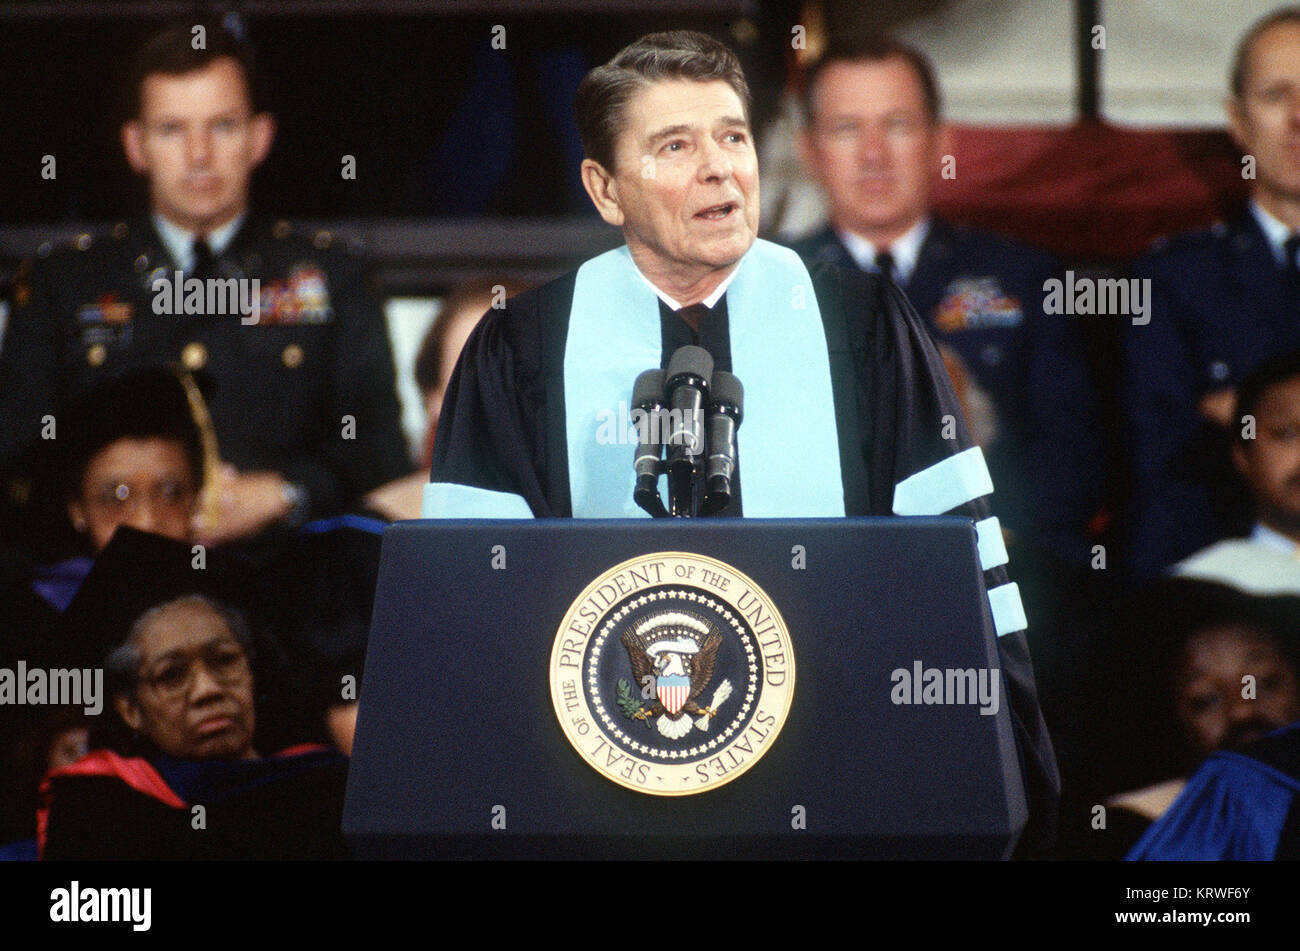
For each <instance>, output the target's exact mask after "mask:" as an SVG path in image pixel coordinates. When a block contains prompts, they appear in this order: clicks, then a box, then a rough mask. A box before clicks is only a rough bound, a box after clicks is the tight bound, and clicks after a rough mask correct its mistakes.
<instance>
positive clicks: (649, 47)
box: [573, 30, 750, 173]
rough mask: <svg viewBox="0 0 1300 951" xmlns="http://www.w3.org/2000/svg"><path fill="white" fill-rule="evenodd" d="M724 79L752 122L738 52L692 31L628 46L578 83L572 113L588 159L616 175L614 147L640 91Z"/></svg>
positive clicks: (648, 38)
mask: <svg viewBox="0 0 1300 951" xmlns="http://www.w3.org/2000/svg"><path fill="white" fill-rule="evenodd" d="M671 79H690V80H694V81H696V82H711V81H713V80H722V81H723V82H725V83H727V84H729V85H730V86H731V88H732V89H734V90H735V91H736V95H737V96H739V97H740V102H741V105H742V106H743V107H744V110H745V122H747V123H748V122H749V111H750V95H749V84H748V83H746V82H745V74H744V72H743V71H742V70H741V68H740V60H739V59H737V58H736V54H735V53H733V52H732V51H731V50H730V49H728V48H727V47H726V46H724V45H723V44H722V43H720V42H718V41H717V40H715V39H713V37H711V36H706V35H705V34H703V33H696V32H694V31H692V30H672V31H670V32H667V33H651V34H649V35H648V36H643V37H641V39H639V40H637V41H636V42H634V43H631V44H630V45H628V46H625V47H623V49H621V50H620V51H619V52H618V53H617V54H616V55H615V56H614V58H613V59H611V60H610V61H609V62H608V63H606V64H605V65H604V66H597V67H596V68H595V69H593V70H592V71H591V72H589V73H587V75H586V76H584V77H583V79H582V82H581V83H579V84H578V92H577V95H576V96H575V97H574V102H573V109H574V113H575V115H576V118H577V122H578V134H579V135H581V136H582V147H583V150H584V151H585V152H586V155H587V158H589V159H592V160H593V161H595V162H598V163H599V164H600V165H601V167H603V168H604V169H605V170H606V171H607V172H611V173H612V172H613V171H614V145H615V143H616V142H617V141H618V136H619V133H621V132H622V131H623V126H624V123H625V113H626V112H627V104H628V103H629V102H630V101H631V100H632V97H633V96H635V95H636V94H637V93H638V92H640V91H641V90H642V89H645V88H646V87H648V86H650V85H652V84H654V83H656V82H661V81H663V80H671Z"/></svg>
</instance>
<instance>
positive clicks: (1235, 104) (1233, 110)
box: [1223, 96, 1250, 152]
mask: <svg viewBox="0 0 1300 951" xmlns="http://www.w3.org/2000/svg"><path fill="white" fill-rule="evenodd" d="M1223 108H1224V111H1226V112H1227V113H1228V134H1229V135H1231V136H1232V141H1233V142H1235V143H1236V144H1237V148H1239V149H1241V150H1242V151H1243V152H1249V151H1250V146H1248V145H1247V144H1246V134H1245V131H1246V130H1245V126H1246V110H1245V108H1243V106H1242V104H1241V100H1240V99H1238V98H1237V97H1236V96H1229V97H1228V98H1227V99H1225V100H1224V103H1223Z"/></svg>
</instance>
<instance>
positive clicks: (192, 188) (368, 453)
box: [0, 23, 413, 543]
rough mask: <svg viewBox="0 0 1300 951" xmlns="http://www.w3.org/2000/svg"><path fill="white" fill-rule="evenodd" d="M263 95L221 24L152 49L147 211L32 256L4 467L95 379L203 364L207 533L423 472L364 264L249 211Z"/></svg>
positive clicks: (294, 518) (18, 323)
mask: <svg viewBox="0 0 1300 951" xmlns="http://www.w3.org/2000/svg"><path fill="white" fill-rule="evenodd" d="M200 27H201V28H202V31H203V33H202V39H203V42H202V43H201V44H199V42H198V37H199V35H200V34H199V32H198V31H199V29H200ZM196 46H199V48H196ZM255 87H256V83H255V81H254V74H253V69H252V59H251V53H250V52H249V51H248V49H247V47H246V46H244V44H243V43H242V42H241V41H240V40H238V39H237V38H236V37H234V36H233V35H231V34H230V33H229V32H227V31H226V30H225V29H224V28H222V27H221V26H220V25H219V24H216V23H208V24H194V25H188V24H187V25H182V26H178V27H174V28H171V29H169V30H165V31H163V32H162V33H160V34H158V35H157V36H155V37H154V38H153V39H152V40H151V41H149V43H147V44H146V46H145V47H144V48H143V49H142V50H141V52H140V55H139V58H138V65H137V67H136V72H135V85H134V87H133V88H134V90H135V97H136V103H135V109H134V115H133V118H131V119H130V120H129V121H128V122H126V123H125V124H124V126H123V127H122V143H123V146H124V148H125V151H126V156H127V159H128V161H129V162H130V164H131V166H132V168H134V169H135V170H136V171H137V172H139V173H140V174H142V175H143V176H145V178H146V179H147V181H148V184H149V195H150V206H151V208H150V214H149V215H148V216H147V217H146V218H143V219H141V220H139V221H136V222H130V223H123V224H119V225H117V226H116V227H115V228H113V229H112V231H111V233H110V234H108V235H103V236H91V235H82V236H81V237H80V238H78V239H77V240H76V241H75V242H74V243H73V246H72V247H70V248H67V249H62V250H58V251H55V252H54V253H50V254H47V255H45V256H43V257H42V258H41V259H39V260H37V262H36V264H35V267H34V269H33V273H32V277H31V284H30V293H25V294H24V295H23V298H24V300H25V303H23V304H22V305H21V306H19V307H17V308H16V309H15V311H14V313H13V315H12V317H11V319H10V321H9V326H8V328H7V330H6V333H5V337H4V341H3V350H0V381H3V382H0V465H4V464H12V463H13V462H14V461H15V460H16V459H17V458H18V457H19V456H20V455H21V454H22V453H23V452H24V451H25V450H27V449H28V448H30V447H31V446H32V445H33V444H35V443H37V442H38V441H39V440H40V439H41V438H42V437H44V438H46V439H48V438H50V437H51V435H53V436H54V437H55V438H57V423H58V414H59V412H60V411H61V409H62V408H63V407H64V406H65V405H66V403H67V401H68V399H69V398H71V397H73V396H75V395H76V394H77V393H79V392H81V391H83V390H85V389H86V388H87V387H89V386H91V385H92V384H94V383H96V382H99V381H101V380H103V379H105V378H107V377H110V376H115V375H117V374H119V373H122V372H124V371H126V370H130V369H135V368H138V367H141V366H147V365H154V364H159V363H166V362H176V363H180V364H182V365H183V366H185V367H186V368H188V369H190V370H203V371H206V372H207V373H208V374H209V375H210V376H211V377H212V378H213V380H214V381H215V383H216V390H215V393H214V395H213V397H212V399H211V403H210V407H209V409H210V412H211V416H212V421H213V424H214V427H215V432H216V436H217V442H218V447H219V453H220V461H221V464H220V466H219V467H218V470H217V471H216V472H215V473H211V474H210V476H211V478H210V480H209V481H210V486H209V489H210V491H211V496H210V497H209V499H208V504H206V505H205V506H203V510H202V511H201V513H200V516H199V517H200V519H201V520H202V521H201V523H200V524H199V525H198V526H197V529H198V537H199V538H200V539H201V540H206V541H209V542H211V543H221V542H227V541H232V540H235V539H241V538H250V537H253V536H257V535H259V534H260V533H262V532H264V531H265V530H266V529H268V528H271V527H272V526H276V525H290V526H292V525H294V524H296V523H300V522H302V521H304V520H306V519H308V518H314V517H317V516H320V515H327V514H330V513H332V512H337V511H339V510H340V509H342V508H344V507H346V506H348V505H349V504H351V503H353V502H354V501H355V500H356V499H358V498H359V497H360V496H361V495H363V494H364V493H366V492H368V491H369V490H371V489H373V488H375V487H377V486H379V485H381V484H383V483H385V482H388V481H390V480H392V479H394V478H397V477H399V476H402V475H405V474H406V473H407V472H408V471H410V470H411V469H412V468H413V466H412V463H411V461H410V458H409V454H408V450H407V447H406V444H405V441H404V438H403V436H402V433H401V429H400V426H399V406H398V402H397V395H396V387H395V382H394V370H393V362H392V356H391V353H390V348H389V343H388V337H387V334H386V332H385V327H384V323H383V319H382V316H381V313H380V311H379V309H378V307H377V306H376V305H375V303H374V302H373V301H372V300H371V299H370V297H369V296H368V295H367V293H366V291H365V289H364V287H363V282H362V278H361V274H360V272H359V270H358V268H357V266H356V265H355V264H354V263H353V262H352V261H351V260H350V259H349V257H348V256H347V255H345V254H343V253H342V252H341V250H340V249H338V248H335V247H332V246H331V245H332V240H331V236H330V235H329V234H328V233H325V232H320V233H317V234H315V235H314V236H306V235H302V234H299V233H297V232H295V230H294V229H293V228H292V227H291V226H290V225H288V224H287V223H285V222H279V223H274V224H273V223H270V222H266V223H263V222H259V221H258V220H256V219H254V218H252V217H250V216H249V207H248V195H249V180H250V177H251V175H252V172H253V170H254V169H255V168H256V167H257V166H258V165H259V164H260V163H261V162H262V160H263V159H264V158H265V157H266V155H267V153H268V152H269V150H270V147H271V142H272V139H273V137H274V120H273V119H272V117H271V116H270V115H269V114H268V113H266V112H264V111H260V110H259V109H258V106H257V103H256V101H255V97H256V92H255Z"/></svg>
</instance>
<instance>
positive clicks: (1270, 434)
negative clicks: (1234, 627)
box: [1174, 350, 1300, 594]
mask: <svg viewBox="0 0 1300 951" xmlns="http://www.w3.org/2000/svg"><path fill="white" fill-rule="evenodd" d="M1233 429H1234V430H1235V432H1236V436H1237V439H1236V442H1235V444H1234V446H1233V448H1232V461H1233V465H1234V467H1235V468H1236V470H1237V473H1238V475H1240V476H1241V478H1242V480H1243V481H1244V482H1245V484H1246V487H1247V489H1248V490H1249V493H1250V497H1251V500H1252V502H1253V506H1254V511H1255V519H1256V521H1255V527H1254V529H1253V530H1252V532H1251V534H1250V536H1249V537H1248V538H1233V539H1228V540H1225V541H1221V542H1217V543H1216V544H1214V545H1211V546H1210V547H1209V548H1205V549H1203V550H1201V551H1199V552H1197V553H1196V554H1194V555H1192V556H1191V557H1189V558H1186V559H1184V560H1183V561H1181V562H1179V563H1178V564H1177V565H1175V566H1174V573H1175V574H1178V575H1183V576H1186V577H1190V578H1202V579H1204V580H1206V581H1219V582H1222V583H1224V584H1230V585H1233V586H1234V587H1237V588H1240V589H1242V590H1243V591H1249V592H1251V593H1253V594H1283V593H1289V594H1300V350H1293V351H1289V352H1287V353H1283V354H1279V355H1278V356H1276V357H1271V358H1269V359H1268V360H1265V361H1264V362H1263V363H1262V364H1260V365H1259V366H1258V367H1257V368H1256V369H1255V370H1253V371H1252V372H1251V373H1250V374H1249V375H1248V376H1247V377H1246V378H1245V380H1243V381H1242V384H1241V387H1240V389H1239V392H1238V396H1237V411H1236V414H1235V416H1234V417H1233Z"/></svg>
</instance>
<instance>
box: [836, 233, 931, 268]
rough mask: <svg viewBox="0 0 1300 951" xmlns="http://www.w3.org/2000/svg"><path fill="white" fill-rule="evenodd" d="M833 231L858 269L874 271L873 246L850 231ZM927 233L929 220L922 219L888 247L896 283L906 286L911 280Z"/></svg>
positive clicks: (874, 248) (874, 247)
mask: <svg viewBox="0 0 1300 951" xmlns="http://www.w3.org/2000/svg"><path fill="white" fill-rule="evenodd" d="M835 231H836V233H837V234H838V235H839V236H840V240H841V241H843V242H844V246H845V247H846V248H848V249H849V254H851V255H853V260H854V261H855V262H856V263H857V265H858V267H860V268H862V270H864V271H874V270H875V269H876V246H875V245H874V244H872V243H871V242H870V241H868V240H867V239H866V238H864V237H862V236H861V235H857V234H854V233H853V232H852V231H842V230H840V229H839V228H836V229H835ZM929 231H930V219H929V218H922V219H921V220H920V221H918V222H917V223H916V224H914V225H912V227H911V228H909V229H908V230H907V231H906V232H905V233H904V234H903V235H902V236H901V237H900V238H899V239H898V240H897V241H895V242H894V243H893V244H891V245H890V246H889V253H890V254H892V255H893V256H894V277H895V279H896V280H897V281H898V283H900V284H906V283H907V282H908V281H909V280H911V277H912V272H913V271H915V270H916V262H917V260H918V259H919V258H920V257H921V245H922V244H924V243H925V236H926V234H928V233H929Z"/></svg>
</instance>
